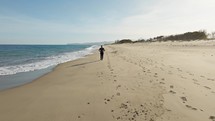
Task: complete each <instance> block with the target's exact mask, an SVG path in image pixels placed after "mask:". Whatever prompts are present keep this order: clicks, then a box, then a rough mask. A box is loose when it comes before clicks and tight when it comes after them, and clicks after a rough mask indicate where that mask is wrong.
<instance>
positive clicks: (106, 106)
mask: <svg viewBox="0 0 215 121" xmlns="http://www.w3.org/2000/svg"><path fill="white" fill-rule="evenodd" d="M105 49H106V51H105V55H104V60H103V61H100V60H99V54H98V52H95V54H93V55H89V56H87V57H86V58H82V59H79V60H76V61H72V62H67V63H64V64H61V65H59V66H57V67H56V68H55V69H54V70H53V71H52V72H51V73H49V74H46V75H44V76H42V77H41V78H39V79H37V80H35V81H33V82H32V83H29V84H26V85H24V86H20V87H17V88H13V89H8V90H4V91H1V92H0V120H1V121H114V120H121V121H215V105H214V102H215V76H214V72H215V68H214V67H215V54H214V52H215V42H214V41H211V42H209V41H199V42H195V41H194V42H162V43H157V42H155V43H139V44H120V45H108V46H105Z"/></svg>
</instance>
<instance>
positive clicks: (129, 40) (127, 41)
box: [115, 39, 133, 44]
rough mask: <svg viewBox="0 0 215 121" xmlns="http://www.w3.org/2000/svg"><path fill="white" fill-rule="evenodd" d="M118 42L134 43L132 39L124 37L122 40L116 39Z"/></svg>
mask: <svg viewBox="0 0 215 121" xmlns="http://www.w3.org/2000/svg"><path fill="white" fill-rule="evenodd" d="M115 43H116V44H123V43H133V41H132V40H131V39H122V40H116V41H115Z"/></svg>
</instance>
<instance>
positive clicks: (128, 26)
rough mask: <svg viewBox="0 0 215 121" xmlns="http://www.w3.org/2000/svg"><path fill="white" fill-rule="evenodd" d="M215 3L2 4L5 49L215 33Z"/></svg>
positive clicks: (65, 0) (0, 30)
mask: <svg viewBox="0 0 215 121" xmlns="http://www.w3.org/2000/svg"><path fill="white" fill-rule="evenodd" d="M213 11H215V1H214V0H174V1H171V0H151V1H146V0H145V1H143V0H134V1H130V0H117V1H116V0H108V1H99V0H92V1H90V2H89V1H87V0H83V1H74V0H72V1H70V0H62V1H58V0H47V1H42V0H37V1H29V0H20V1H16V0H1V1H0V26H1V27H0V44H1V45H5V44H26V45H29V44H34V45H35V44H40V45H43V44H47V45H50V44H51V45H59V44H60V45H62V44H70V43H91V42H104V41H115V40H120V39H124V38H128V39H132V40H137V39H141V38H143V39H147V38H151V37H155V36H159V35H164V36H167V35H172V34H180V33H185V32H191V31H198V30H206V31H207V32H209V33H210V32H213V31H215V29H214V28H215V22H214V21H215V17H214V16H213V15H212V14H213V13H212V12H213Z"/></svg>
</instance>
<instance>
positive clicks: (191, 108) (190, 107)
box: [186, 105, 197, 110]
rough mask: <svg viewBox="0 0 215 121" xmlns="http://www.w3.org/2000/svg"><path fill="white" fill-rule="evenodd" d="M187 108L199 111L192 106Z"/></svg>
mask: <svg viewBox="0 0 215 121" xmlns="http://www.w3.org/2000/svg"><path fill="white" fill-rule="evenodd" d="M186 107H187V108H189V109H192V110H197V108H194V107H192V106H190V105H186Z"/></svg>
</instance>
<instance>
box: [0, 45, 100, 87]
mask: <svg viewBox="0 0 215 121" xmlns="http://www.w3.org/2000/svg"><path fill="white" fill-rule="evenodd" d="M97 48H98V46H96V45H91V44H77V45H72V44H71V45H0V90H3V89H7V88H11V87H15V86H19V85H22V84H25V83H28V82H31V81H32V80H34V79H36V78H38V77H39V76H42V75H43V74H45V73H48V72H50V71H51V70H52V68H53V67H55V66H56V65H58V64H60V63H64V62H68V61H72V60H75V59H78V58H82V57H84V56H86V55H89V54H91V53H92V51H93V50H95V49H97Z"/></svg>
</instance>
